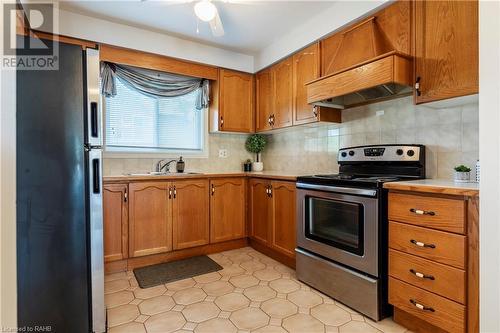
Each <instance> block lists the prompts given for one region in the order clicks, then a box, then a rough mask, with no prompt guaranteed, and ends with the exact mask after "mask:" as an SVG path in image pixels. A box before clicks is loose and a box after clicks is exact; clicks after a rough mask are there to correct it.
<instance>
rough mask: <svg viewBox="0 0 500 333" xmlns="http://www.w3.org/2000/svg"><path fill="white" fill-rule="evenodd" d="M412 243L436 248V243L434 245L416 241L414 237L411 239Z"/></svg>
mask: <svg viewBox="0 0 500 333" xmlns="http://www.w3.org/2000/svg"><path fill="white" fill-rule="evenodd" d="M410 243H412V244H414V245H416V246H419V247H427V248H430V249H435V248H436V245H434V244H425V243H422V242H419V241H416V240H414V239H410Z"/></svg>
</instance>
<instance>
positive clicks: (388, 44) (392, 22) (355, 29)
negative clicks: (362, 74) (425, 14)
mask: <svg viewBox="0 0 500 333" xmlns="http://www.w3.org/2000/svg"><path fill="white" fill-rule="evenodd" d="M416 2H420V1H416ZM429 2H430V1H429ZM411 3H412V2H411V1H404V0H400V1H396V2H395V3H394V4H392V5H390V6H388V7H386V8H384V9H382V10H380V11H378V12H377V13H375V14H373V16H372V17H370V18H369V19H367V20H364V21H361V22H358V23H354V24H353V25H351V26H349V27H347V28H345V29H343V30H341V31H339V32H338V33H335V34H334V35H332V36H330V37H328V38H325V39H323V40H322V41H321V76H326V75H330V74H333V73H337V72H340V71H343V70H346V69H347V68H349V67H351V66H354V65H357V64H360V63H362V62H364V61H366V60H369V59H370V58H373V57H375V56H377V55H381V54H384V53H387V52H390V51H397V52H400V53H403V54H407V55H411ZM369 20H372V22H373V24H374V26H371V25H370V24H366V23H367V21H369ZM372 41H375V42H372Z"/></svg>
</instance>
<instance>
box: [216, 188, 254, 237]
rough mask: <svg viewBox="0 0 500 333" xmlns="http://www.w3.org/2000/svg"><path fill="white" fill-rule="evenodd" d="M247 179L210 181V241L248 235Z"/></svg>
mask: <svg viewBox="0 0 500 333" xmlns="http://www.w3.org/2000/svg"><path fill="white" fill-rule="evenodd" d="M245 185H246V180H245V179H244V178H224V179H214V180H212V181H211V182H210V192H211V195H210V243H218V242H223V241H227V240H231V239H238V238H243V237H245V236H246V223H245V220H246V219H245V217H246V186H245Z"/></svg>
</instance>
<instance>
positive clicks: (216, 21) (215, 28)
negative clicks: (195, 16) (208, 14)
mask: <svg viewBox="0 0 500 333" xmlns="http://www.w3.org/2000/svg"><path fill="white" fill-rule="evenodd" d="M208 23H209V24H210V29H211V30H212V34H213V35H214V36H216V37H221V36H224V27H223V26H222V21H221V19H220V16H219V12H217V13H215V17H214V18H213V20H211V21H210V22H208Z"/></svg>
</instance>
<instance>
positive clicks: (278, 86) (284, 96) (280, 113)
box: [271, 57, 293, 128]
mask: <svg viewBox="0 0 500 333" xmlns="http://www.w3.org/2000/svg"><path fill="white" fill-rule="evenodd" d="M272 72H273V90H274V91H273V98H274V112H273V113H272V114H271V125H272V127H273V128H283V127H287V126H292V124H293V121H292V119H293V59H292V57H289V58H287V59H285V60H282V61H281V62H279V63H277V64H276V65H274V66H273V67H272Z"/></svg>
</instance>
